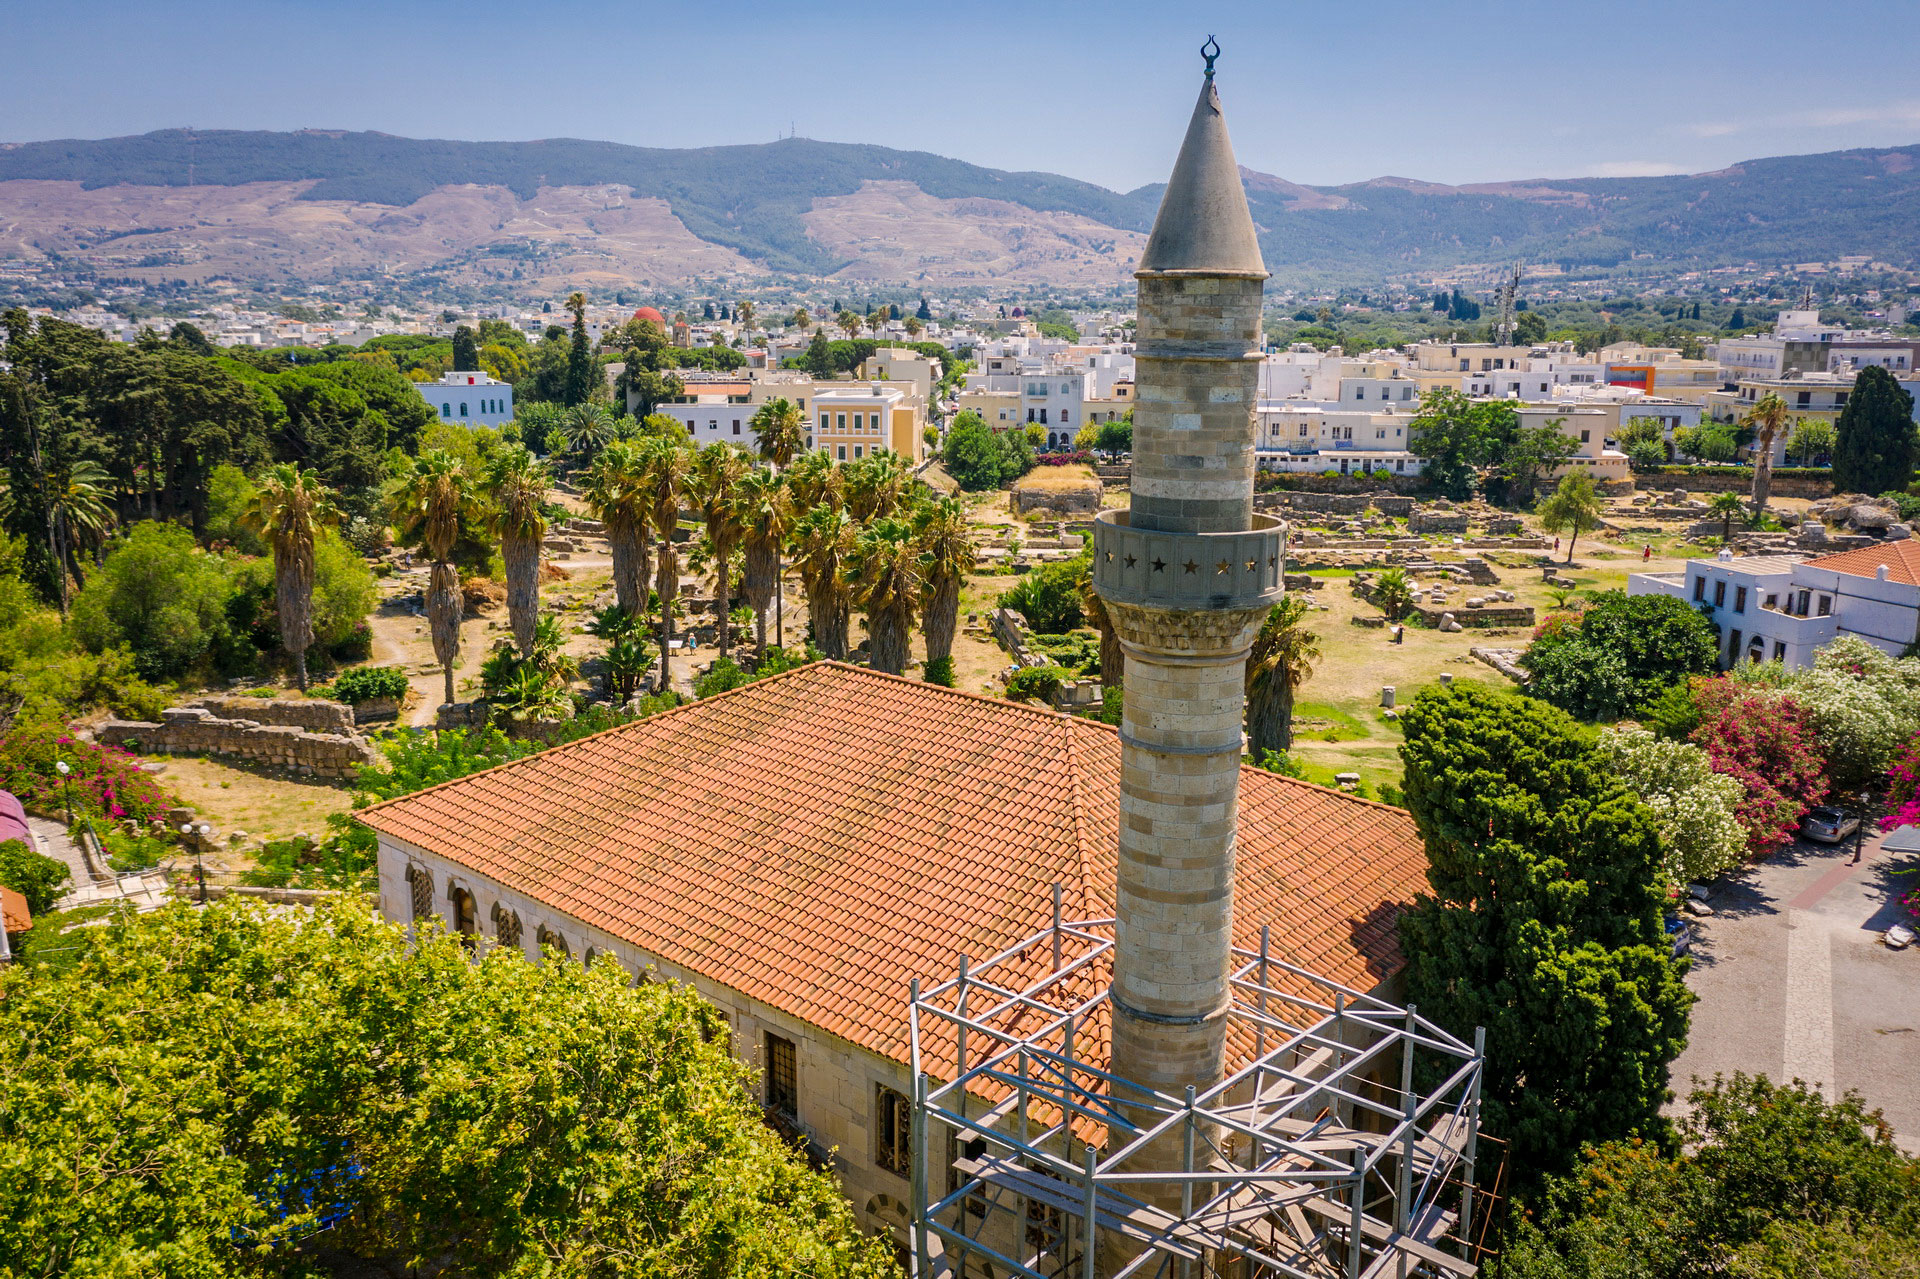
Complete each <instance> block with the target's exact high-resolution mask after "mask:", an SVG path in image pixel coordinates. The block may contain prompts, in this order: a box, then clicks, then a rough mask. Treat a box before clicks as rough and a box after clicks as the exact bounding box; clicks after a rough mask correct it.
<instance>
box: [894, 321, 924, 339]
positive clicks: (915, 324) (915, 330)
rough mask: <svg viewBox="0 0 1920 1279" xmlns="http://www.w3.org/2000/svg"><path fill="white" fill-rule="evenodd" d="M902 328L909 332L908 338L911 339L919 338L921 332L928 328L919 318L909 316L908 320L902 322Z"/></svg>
mask: <svg viewBox="0 0 1920 1279" xmlns="http://www.w3.org/2000/svg"><path fill="white" fill-rule="evenodd" d="M900 327H902V328H904V329H905V330H906V331H907V336H908V337H909V338H917V337H919V336H920V330H921V329H923V328H925V327H926V326H925V325H923V324H921V323H920V317H919V316H917V315H909V316H908V317H907V318H906V319H904V320H902V321H901V322H900Z"/></svg>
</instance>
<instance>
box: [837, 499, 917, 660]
mask: <svg viewBox="0 0 1920 1279" xmlns="http://www.w3.org/2000/svg"><path fill="white" fill-rule="evenodd" d="M840 572H841V576H842V577H843V578H844V579H845V580H846V589H847V595H848V597H849V598H850V599H851V600H852V601H853V603H855V604H857V605H858V606H859V607H860V609H861V610H862V611H863V612H865V613H866V615H867V638H868V640H869V644H868V647H867V665H868V666H870V667H871V668H872V669H874V670H876V671H883V672H885V673H886V674H888V675H898V674H900V673H901V672H902V671H904V670H906V668H907V656H908V652H909V649H910V645H911V641H912V638H913V609H914V606H915V605H916V604H918V603H919V602H920V593H921V588H922V587H923V586H924V585H925V583H926V570H925V567H924V566H923V565H922V564H921V562H920V548H919V547H918V546H916V545H915V544H914V537H913V526H912V525H911V524H909V523H908V522H907V521H905V520H895V519H882V520H878V521H876V522H875V523H874V524H872V525H871V526H869V527H868V528H866V529H863V530H862V531H861V533H860V535H859V537H857V538H855V539H854V543H853V549H852V550H851V551H849V552H848V554H847V556H846V560H845V562H844V563H843V564H842V566H841V570H840Z"/></svg>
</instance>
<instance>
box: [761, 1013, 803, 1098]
mask: <svg viewBox="0 0 1920 1279" xmlns="http://www.w3.org/2000/svg"><path fill="white" fill-rule="evenodd" d="M767 1109H768V1110H777V1111H779V1112H780V1113H781V1114H783V1115H790V1116H796V1117H797V1116H798V1114H799V1112H800V1068H799V1062H798V1060H797V1058H796V1056H795V1053H794V1048H793V1041H792V1040H791V1039H782V1038H781V1037H780V1036H778V1035H776V1034H774V1033H773V1032H772V1031H768V1032H767Z"/></svg>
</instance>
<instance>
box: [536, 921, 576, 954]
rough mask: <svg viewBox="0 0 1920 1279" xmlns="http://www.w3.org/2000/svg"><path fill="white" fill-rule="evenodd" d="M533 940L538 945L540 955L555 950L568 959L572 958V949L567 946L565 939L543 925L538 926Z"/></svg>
mask: <svg viewBox="0 0 1920 1279" xmlns="http://www.w3.org/2000/svg"><path fill="white" fill-rule="evenodd" d="M535 940H536V941H538V942H539V943H540V953H541V954H543V955H544V954H546V953H547V951H549V950H557V951H559V952H560V953H561V954H562V955H565V956H567V957H568V958H569V959H571V958H572V957H573V949H572V948H571V947H569V946H568V945H567V939H566V938H564V937H562V936H561V935H560V934H559V933H556V932H554V931H553V930H552V929H551V928H548V927H547V926H546V925H545V924H542V925H540V931H539V932H538V933H537V934H535Z"/></svg>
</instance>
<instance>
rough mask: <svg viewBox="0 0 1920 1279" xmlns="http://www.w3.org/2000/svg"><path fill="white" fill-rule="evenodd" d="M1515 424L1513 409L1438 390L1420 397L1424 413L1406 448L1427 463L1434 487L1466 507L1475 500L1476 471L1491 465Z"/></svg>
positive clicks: (1409, 432) (1417, 418) (1415, 423)
mask: <svg viewBox="0 0 1920 1279" xmlns="http://www.w3.org/2000/svg"><path fill="white" fill-rule="evenodd" d="M1512 422H1513V408H1512V406H1511V405H1506V404H1501V403H1498V402H1492V401H1481V400H1473V399H1469V398H1468V397H1467V396H1466V395H1464V394H1462V393H1461V392H1459V391H1457V390H1454V389H1453V388H1452V387H1446V386H1442V387H1435V388H1434V389H1432V390H1430V391H1428V392H1427V393H1426V394H1424V395H1422V396H1421V397H1420V411H1419V412H1418V413H1416V414H1415V415H1414V417H1413V420H1412V421H1411V422H1409V423H1408V424H1407V437H1408V444H1407V446H1408V448H1409V449H1410V450H1411V451H1412V452H1413V453H1414V454H1415V455H1416V456H1418V457H1420V458H1423V459H1424V460H1425V461H1426V468H1425V474H1426V476H1427V479H1428V480H1429V481H1430V482H1431V483H1432V484H1433V486H1434V487H1435V488H1437V489H1439V490H1440V491H1441V492H1442V493H1444V494H1445V495H1446V496H1448V497H1450V498H1453V499H1454V500H1456V501H1461V500H1464V499H1466V498H1469V497H1472V496H1473V483H1474V476H1475V474H1476V471H1477V469H1478V468H1479V467H1480V466H1483V465H1485V464H1486V463H1487V462H1488V461H1489V460H1491V459H1492V457H1493V456H1494V453H1495V451H1496V448H1497V446H1498V445H1499V443H1500V442H1501V441H1502V440H1503V439H1504V437H1505V436H1506V435H1507V434H1510V432H1511V430H1512Z"/></svg>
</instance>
